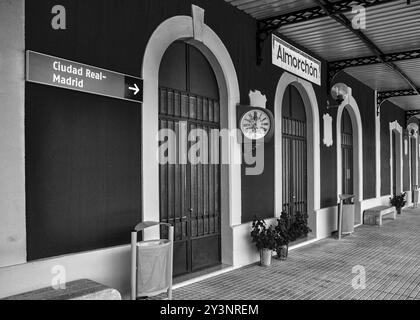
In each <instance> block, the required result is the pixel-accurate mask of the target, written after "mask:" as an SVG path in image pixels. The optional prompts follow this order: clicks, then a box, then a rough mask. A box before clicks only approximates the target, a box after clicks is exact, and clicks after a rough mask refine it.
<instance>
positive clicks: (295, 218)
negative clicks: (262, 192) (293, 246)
mask: <svg viewBox="0 0 420 320" xmlns="http://www.w3.org/2000/svg"><path fill="white" fill-rule="evenodd" d="M275 231H276V251H277V258H278V259H280V260H286V259H287V256H288V255H289V243H290V242H293V241H296V240H298V239H301V238H303V237H306V236H307V235H308V233H310V232H312V230H311V229H310V228H309V227H308V214H307V213H301V212H296V213H295V214H293V215H290V214H288V213H286V212H282V213H281V216H280V219H278V220H277V226H276V228H275Z"/></svg>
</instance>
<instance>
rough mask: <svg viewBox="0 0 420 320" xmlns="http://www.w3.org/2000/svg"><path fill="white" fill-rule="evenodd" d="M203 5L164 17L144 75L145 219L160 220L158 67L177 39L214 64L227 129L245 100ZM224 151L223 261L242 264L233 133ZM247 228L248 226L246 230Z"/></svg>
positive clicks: (153, 233)
mask: <svg viewBox="0 0 420 320" xmlns="http://www.w3.org/2000/svg"><path fill="white" fill-rule="evenodd" d="M200 10H201V11H203V10H202V9H200V8H198V7H196V6H194V5H193V6H192V16H175V17H171V18H169V19H167V20H165V21H164V22H162V23H161V24H160V25H159V26H158V27H157V28H156V30H155V31H154V32H153V34H152V35H151V37H150V39H149V42H148V44H147V47H146V50H145V53H144V58H143V64H142V78H143V80H144V89H143V91H144V92H143V94H144V96H143V104H142V178H143V185H144V187H143V188H142V191H143V197H142V199H143V208H142V209H143V210H142V211H143V217H142V218H143V221H159V219H160V186H159V163H158V161H157V155H158V151H159V143H158V139H157V133H158V129H159V69H160V65H161V61H162V58H163V56H164V54H165V52H166V50H167V49H168V48H169V47H170V46H171V44H172V43H174V42H175V41H178V40H183V41H186V42H188V44H191V45H193V46H194V47H195V48H197V49H198V50H199V51H200V52H201V53H202V54H203V55H204V56H205V57H206V59H207V60H208V62H209V63H210V65H211V67H212V69H213V71H214V73H215V76H216V79H217V83H218V85H219V96H220V125H221V127H222V129H229V130H233V129H236V127H237V123H236V105H237V104H238V103H239V101H240V98H239V97H240V93H239V84H238V79H237V75H236V70H235V67H234V65H233V62H232V59H231V57H230V55H229V52H228V51H227V49H226V47H225V46H224V44H223V42H222V41H221V39H220V38H219V37H218V36H217V34H216V33H215V32H214V31H213V30H212V29H211V28H210V27H209V26H207V25H206V24H205V23H204V21H203V18H204V12H202V13H201V14H200ZM221 155H222V157H223V156H226V157H228V158H229V159H230V162H229V164H224V165H222V166H221V172H222V173H221V186H220V189H221V199H220V201H221V202H220V207H221V208H220V210H221V260H222V263H223V264H227V265H241V264H243V262H242V261H248V259H249V256H246V255H244V254H243V252H241V251H240V250H233V248H234V247H235V246H238V245H240V244H241V243H242V238H241V237H242V234H241V232H242V229H240V230H239V231H237V230H238V229H239V228H238V227H237V226H240V225H241V193H240V192H237V190H240V188H241V165H240V159H241V148H240V145H239V144H238V142H237V140H236V136H235V137H234V136H232V137H231V139H230V140H229V141H228V143H226V144H224V145H223V148H222V150H221ZM245 232H246V233H248V231H247V230H245V228H244V232H243V234H245ZM157 237H159V230H158V228H151V229H150V230H146V232H145V233H144V239H145V240H148V239H154V238H157Z"/></svg>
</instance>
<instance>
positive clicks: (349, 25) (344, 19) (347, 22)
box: [315, 0, 420, 103]
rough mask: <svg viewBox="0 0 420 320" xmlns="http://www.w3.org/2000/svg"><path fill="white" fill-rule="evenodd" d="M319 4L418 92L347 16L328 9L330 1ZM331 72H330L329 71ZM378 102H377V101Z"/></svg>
mask: <svg viewBox="0 0 420 320" xmlns="http://www.w3.org/2000/svg"><path fill="white" fill-rule="evenodd" d="M315 1H316V2H317V3H318V4H319V6H320V7H321V8H322V9H324V11H325V12H327V13H328V16H330V17H331V18H332V19H334V20H335V21H337V22H338V23H340V24H341V25H343V26H344V27H346V28H347V29H348V30H349V31H350V32H352V33H353V34H354V35H355V36H357V37H358V38H359V39H360V40H361V41H362V42H363V43H365V45H366V46H367V47H368V48H369V49H370V50H371V51H372V52H373V54H375V56H376V57H377V58H378V59H379V61H381V63H384V64H385V65H387V66H388V67H389V68H391V69H392V70H394V71H395V72H396V73H398V74H399V75H400V77H401V78H403V79H404V81H405V82H407V84H408V85H409V86H410V87H411V89H413V90H414V91H415V93H416V94H420V89H419V88H417V86H416V84H415V83H414V82H413V81H412V80H411V79H410V78H409V77H408V76H407V75H406V74H405V73H404V72H403V71H402V70H401V69H400V68H399V67H398V66H397V65H395V64H394V63H393V62H387V61H385V60H384V59H383V56H385V54H384V53H383V52H382V51H381V49H379V48H378V47H377V46H376V44H375V43H373V42H372V41H371V40H370V39H369V38H368V37H367V36H366V35H365V34H364V33H363V32H361V31H360V30H356V29H354V28H353V26H352V23H351V21H350V20H349V19H347V17H346V16H345V15H343V14H341V13H340V14H334V13H333V12H331V10H330V9H329V7H330V5H331V3H330V2H329V1H328V0H315ZM330 74H331V72H330ZM378 103H379V102H378Z"/></svg>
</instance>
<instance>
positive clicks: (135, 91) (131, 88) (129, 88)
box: [128, 83, 140, 95]
mask: <svg viewBox="0 0 420 320" xmlns="http://www.w3.org/2000/svg"><path fill="white" fill-rule="evenodd" d="M128 90H132V91H134V95H136V94H137V93H139V91H140V89H139V87H138V86H137V83H135V84H134V87H128Z"/></svg>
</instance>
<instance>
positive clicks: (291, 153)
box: [282, 85, 308, 215]
mask: <svg viewBox="0 0 420 320" xmlns="http://www.w3.org/2000/svg"><path fill="white" fill-rule="evenodd" d="M282 173H283V175H282V179H283V180H282V183H283V194H282V199H283V206H282V209H283V211H284V212H287V213H289V214H292V215H293V214H294V213H295V212H302V213H307V210H308V208H307V207H308V199H307V194H308V179H307V124H306V111H305V105H304V102H303V100H302V97H301V95H300V93H299V91H298V90H297V89H296V88H295V87H294V86H293V85H289V86H288V87H287V88H286V91H285V94H284V97H283V105H282Z"/></svg>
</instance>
